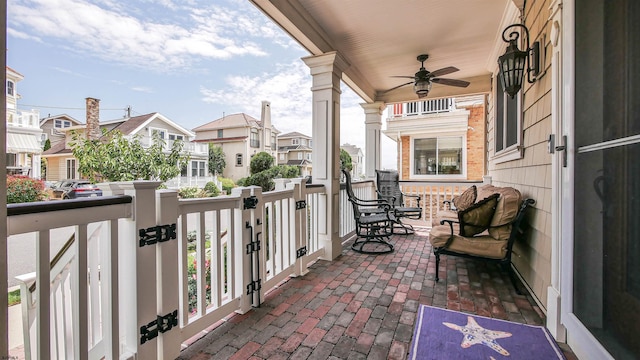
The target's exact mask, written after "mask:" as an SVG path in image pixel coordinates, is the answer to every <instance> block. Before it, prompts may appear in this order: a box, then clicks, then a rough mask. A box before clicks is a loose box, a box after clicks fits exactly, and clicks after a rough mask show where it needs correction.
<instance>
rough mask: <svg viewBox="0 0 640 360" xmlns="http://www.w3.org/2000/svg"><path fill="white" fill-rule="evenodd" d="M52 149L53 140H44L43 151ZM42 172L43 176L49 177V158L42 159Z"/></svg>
mask: <svg viewBox="0 0 640 360" xmlns="http://www.w3.org/2000/svg"><path fill="white" fill-rule="evenodd" d="M49 149H51V140H49V139H47V140H45V141H44V146H43V147H42V151H47V150H49ZM40 173H41V174H42V176H41V177H42V178H43V179H46V178H47V159H44V158H41V159H40Z"/></svg>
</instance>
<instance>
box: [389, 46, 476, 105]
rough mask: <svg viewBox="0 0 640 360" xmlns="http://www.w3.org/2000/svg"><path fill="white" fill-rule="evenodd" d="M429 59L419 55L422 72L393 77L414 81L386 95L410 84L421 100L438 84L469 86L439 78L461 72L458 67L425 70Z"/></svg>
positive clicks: (466, 82) (457, 81)
mask: <svg viewBox="0 0 640 360" xmlns="http://www.w3.org/2000/svg"><path fill="white" fill-rule="evenodd" d="M428 58H429V55H427V54H421V55H418V57H417V59H418V61H419V62H420V63H421V65H420V70H418V72H416V73H415V75H413V76H393V77H399V78H407V79H413V81H409V82H408V83H405V84H402V85H398V86H396V87H392V88H391V89H389V90H386V91H385V93H387V92H389V91H392V90H395V89H398V88H401V87H403V86H406V85H409V84H413V91H414V92H415V93H416V95H418V98H420V99H421V98H424V97H426V96H427V95H428V94H429V91H430V90H431V86H432V85H433V83H437V84H440V85H448V86H457V87H467V86H469V82H468V81H464V80H457V79H446V78H440V77H438V76H442V75H447V74H451V73H453V72H456V71H459V69H458V68H456V67H453V66H448V67H446V68H442V69H439V70H436V71H433V72H430V71H429V70H427V69H425V68H424V62H425V61H426V60H427V59H428Z"/></svg>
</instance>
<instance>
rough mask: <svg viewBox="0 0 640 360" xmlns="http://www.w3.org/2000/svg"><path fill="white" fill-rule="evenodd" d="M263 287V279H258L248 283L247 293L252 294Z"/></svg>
mask: <svg viewBox="0 0 640 360" xmlns="http://www.w3.org/2000/svg"><path fill="white" fill-rule="evenodd" d="M260 289H262V280H261V279H258V280H256V281H252V282H250V283H248V284H247V295H251V294H253V293H254V292H256V291H260Z"/></svg>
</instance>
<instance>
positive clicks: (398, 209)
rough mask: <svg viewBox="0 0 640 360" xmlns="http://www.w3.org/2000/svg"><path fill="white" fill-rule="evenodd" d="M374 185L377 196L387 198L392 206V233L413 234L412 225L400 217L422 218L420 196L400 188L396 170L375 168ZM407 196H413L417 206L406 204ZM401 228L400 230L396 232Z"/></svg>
mask: <svg viewBox="0 0 640 360" xmlns="http://www.w3.org/2000/svg"><path fill="white" fill-rule="evenodd" d="M376 185H377V192H378V197H379V198H381V199H385V200H387V201H388V202H389V203H391V206H392V207H393V211H394V215H395V216H396V218H397V221H396V226H395V227H394V234H399V235H407V234H413V233H414V230H413V226H411V225H410V224H404V223H402V218H407V219H411V220H419V219H420V218H422V208H421V207H420V196H418V195H408V194H405V193H403V192H402V191H401V190H400V177H399V175H398V172H397V171H391V170H376ZM407 198H414V199H415V201H416V205H417V206H407V205H408V204H406V203H405V200H406V199H407ZM397 229H401V230H400V231H401V232H397Z"/></svg>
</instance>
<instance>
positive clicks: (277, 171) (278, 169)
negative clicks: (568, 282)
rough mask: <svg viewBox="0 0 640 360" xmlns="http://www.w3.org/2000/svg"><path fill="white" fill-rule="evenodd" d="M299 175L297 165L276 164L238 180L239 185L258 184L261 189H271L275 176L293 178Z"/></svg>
mask: <svg viewBox="0 0 640 360" xmlns="http://www.w3.org/2000/svg"><path fill="white" fill-rule="evenodd" d="M298 176H300V169H299V168H298V167H297V166H290V165H278V166H272V167H270V168H269V169H267V170H264V171H260V172H258V173H255V174H251V176H249V177H246V178H244V179H240V180H239V181H238V185H241V186H250V185H255V186H260V187H261V188H262V191H271V190H273V189H274V188H275V182H274V181H273V179H275V178H294V177H298Z"/></svg>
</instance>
